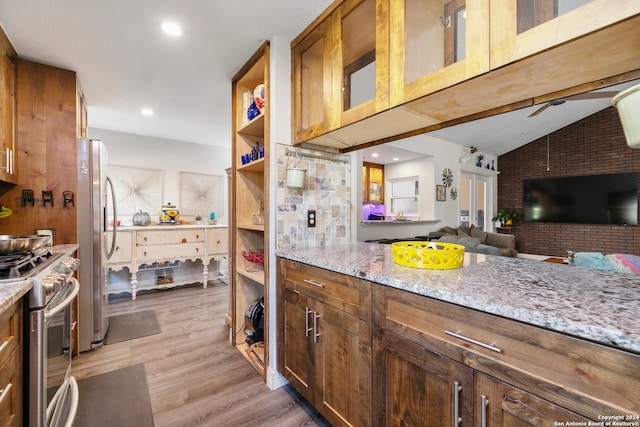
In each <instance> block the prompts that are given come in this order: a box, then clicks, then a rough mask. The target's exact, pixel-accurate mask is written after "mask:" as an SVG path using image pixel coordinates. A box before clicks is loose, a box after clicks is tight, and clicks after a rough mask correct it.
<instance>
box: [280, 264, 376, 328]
mask: <svg viewBox="0 0 640 427" xmlns="http://www.w3.org/2000/svg"><path fill="white" fill-rule="evenodd" d="M283 261H284V266H285V267H284V268H285V272H284V285H285V286H286V287H287V288H289V289H292V290H294V291H297V292H300V293H302V294H304V295H307V296H310V297H312V298H314V299H316V300H318V301H321V302H323V303H325V304H328V305H331V306H333V307H335V308H337V309H340V310H343V311H346V312H347V313H350V314H353V315H354V316H357V317H359V318H361V319H363V320H366V321H367V322H368V321H370V320H371V284H370V283H369V282H367V281H366V280H362V279H357V278H355V277H352V276H348V275H345V274H339V273H335V272H333V271H328V270H324V269H322V268H318V267H313V266H310V265H306V264H301V263H299V262H295V261H290V260H283Z"/></svg>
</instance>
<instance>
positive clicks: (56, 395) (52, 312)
mask: <svg viewBox="0 0 640 427" xmlns="http://www.w3.org/2000/svg"><path fill="white" fill-rule="evenodd" d="M67 253H68V252H67V251H63V252H55V251H53V249H44V250H42V251H39V252H38V253H27V254H24V259H25V260H26V261H25V260H22V257H20V258H21V259H20V260H15V261H14V260H13V259H4V260H0V274H3V275H4V274H6V275H8V277H10V279H9V280H22V279H23V280H28V281H30V282H31V284H32V289H31V291H30V292H29V296H28V306H29V307H28V310H26V314H25V322H24V325H25V343H24V345H25V352H24V354H25V363H24V365H25V384H26V389H27V392H26V398H25V421H26V424H27V425H28V426H30V427H58V426H64V427H67V426H68V427H70V426H71V425H72V424H73V421H74V420H75V415H76V412H77V408H78V401H79V396H78V386H77V383H76V381H75V379H74V378H73V377H72V376H71V358H72V353H73V351H72V348H73V338H72V337H73V330H74V328H75V326H76V325H75V322H74V321H73V318H74V317H73V301H74V299H75V298H76V296H77V295H78V292H79V290H80V284H79V282H78V280H77V279H76V278H75V277H74V272H75V270H76V269H77V267H78V260H77V259H75V258H72V257H70V256H68V255H66V254H67Z"/></svg>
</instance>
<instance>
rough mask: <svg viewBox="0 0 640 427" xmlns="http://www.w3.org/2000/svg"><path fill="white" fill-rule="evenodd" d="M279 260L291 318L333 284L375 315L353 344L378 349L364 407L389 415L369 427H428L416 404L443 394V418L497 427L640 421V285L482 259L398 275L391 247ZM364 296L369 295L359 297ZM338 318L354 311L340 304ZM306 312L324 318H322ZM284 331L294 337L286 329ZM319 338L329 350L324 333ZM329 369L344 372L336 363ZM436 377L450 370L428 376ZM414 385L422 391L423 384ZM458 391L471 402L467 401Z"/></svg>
mask: <svg viewBox="0 0 640 427" xmlns="http://www.w3.org/2000/svg"><path fill="white" fill-rule="evenodd" d="M278 256H279V257H280V258H281V269H280V274H281V278H280V282H281V283H283V284H284V289H283V290H282V293H283V294H284V297H283V299H284V300H285V309H284V312H285V314H284V316H285V317H286V316H287V314H289V312H290V311H292V310H291V309H288V308H287V298H288V295H289V294H288V290H291V291H293V292H294V293H295V292H299V293H300V294H308V295H310V296H309V297H308V298H307V300H309V299H311V298H313V299H316V300H318V299H319V300H322V299H323V298H324V296H323V295H324V294H330V293H332V292H334V291H335V290H336V289H337V286H336V285H335V284H336V283H345V284H348V288H349V292H355V289H359V290H360V300H359V304H360V305H366V304H367V303H368V304H369V305H370V308H371V309H370V312H369V313H370V314H369V313H367V312H365V313H364V315H361V314H360V315H358V316H359V318H360V320H361V321H364V322H366V323H367V324H370V325H371V332H369V334H371V338H368V337H367V335H368V333H366V332H365V333H362V331H363V329H362V328H361V329H360V332H361V333H360V334H353V333H352V334H351V337H352V338H353V337H355V338H357V343H358V344H359V346H360V348H364V347H366V346H367V343H368V342H370V343H371V344H370V346H369V347H368V348H369V349H370V352H372V353H373V357H372V358H371V357H369V358H367V356H366V351H364V352H361V355H360V356H359V357H360V359H361V362H362V361H364V363H369V364H370V366H371V369H372V372H373V373H372V374H371V379H369V380H367V377H366V375H365V376H364V382H365V383H367V382H368V384H369V386H370V393H369V394H367V396H368V400H367V402H365V405H364V406H365V407H371V408H381V409H380V411H379V412H378V410H377V409H374V410H373V414H370V415H369V416H370V417H371V418H372V424H373V425H379V424H382V425H384V424H387V423H394V424H395V423H398V422H400V421H403V422H404V423H405V424H407V425H414V424H418V425H420V424H421V423H424V422H425V419H428V418H423V417H421V414H422V415H424V417H428V416H429V413H434V412H437V411H436V409H435V408H431V409H430V410H425V409H424V408H423V406H425V405H422V406H421V405H420V404H419V401H422V402H425V401H428V400H425V399H429V395H431V394H442V393H445V395H447V396H450V397H451V399H452V400H451V406H452V407H453V406H455V407H456V408H457V409H456V411H458V412H456V413H455V414H454V412H453V409H452V410H449V409H450V408H449V406H448V405H444V406H443V407H444V408H445V409H444V410H443V411H444V412H443V413H438V416H439V417H449V418H451V417H453V416H454V415H455V417H454V418H458V417H463V418H473V419H474V420H477V422H478V425H479V424H480V420H481V419H486V417H488V419H490V420H492V423H490V424H489V425H510V424H509V423H508V422H507V421H506V420H507V418H508V415H507V413H512V414H511V415H510V416H514V415H513V414H514V413H515V414H518V415H517V416H516V418H517V419H518V420H521V421H522V420H525V421H526V422H528V423H529V424H531V425H553V424H545V422H547V421H549V422H556V421H557V422H565V421H567V420H580V421H583V420H594V421H603V418H599V417H605V416H612V415H624V416H630V417H632V418H629V420H630V421H631V422H638V421H639V420H638V419H637V418H633V417H634V416H637V415H638V413H640V403H639V402H640V395H639V393H640V391H637V390H640V374H638V370H639V369H638V368H640V307H639V303H638V301H640V277H638V276H635V275H626V274H620V273H612V272H603V271H599V270H590V269H585V268H580V267H572V266H568V265H558V264H552V263H543V262H538V261H532V260H525V259H516V258H507V257H498V256H489V255H482V254H465V259H464V264H463V266H462V267H461V268H458V269H453V270H428V269H417V268H411V267H404V266H400V265H397V264H395V263H394V262H393V256H392V253H391V247H390V246H389V245H380V244H375V243H353V244H345V245H336V246H331V247H325V248H311V249H301V250H293V251H291V252H288V253H279V254H278ZM307 275H308V276H309V277H310V278H308V279H307V278H306V276H307ZM314 275H315V276H316V277H315V278H314V277H312V276H314ZM298 276H299V279H300V280H297V279H296V277H298ZM309 283H312V285H311V286H309V285H308V284H309ZM319 284H320V285H322V287H321V288H320V287H318V286H317V285H319ZM365 284H366V285H365ZM345 286H346V285H345ZM366 286H370V288H371V289H370V290H364V291H363V289H366ZM281 287H282V286H281ZM349 292H347V291H345V290H343V291H342V295H349ZM363 294H364V295H365V298H362V295H363ZM367 295H368V297H367ZM329 304H331V302H329ZM307 305H309V304H308V303H307ZM334 307H337V308H341V309H343V310H345V309H346V308H348V306H347V305H346V304H345V303H344V301H340V302H339V304H334ZM345 307H346V308H345ZM305 308H306V307H305ZM288 310H289V311H288ZM307 310H311V312H312V313H315V314H316V315H318V319H321V318H322V311H321V310H316V309H314V308H313V307H312V308H307ZM347 311H348V310H347ZM304 313H305V311H304V310H303V311H302V316H301V317H304V315H305V314H304ZM313 317H314V318H315V315H314V316H313ZM303 320H304V319H303ZM318 321H320V320H317V322H318ZM281 324H283V325H285V327H286V328H289V329H290V328H291V326H290V324H289V322H288V321H287V319H284V321H283V322H281ZM303 326H304V324H303ZM312 329H313V331H314V334H313V335H315V331H316V327H315V326H314V327H313V328H312ZM317 329H319V332H318V333H320V335H319V336H320V338H319V339H320V340H321V339H322V338H321V335H322V326H319V327H318V328H317ZM352 330H353V329H352ZM282 334H283V336H284V341H285V345H284V350H283V355H282V357H281V364H280V368H281V371H283V372H284V375H285V377H287V379H289V380H290V381H292V380H291V379H290V378H292V377H295V375H291V374H295V372H290V374H289V375H288V374H287V372H288V371H292V369H290V368H289V365H291V364H292V363H290V361H291V360H292V358H291V355H290V354H289V355H287V353H288V351H289V349H288V348H287V344H288V342H287V338H288V337H287V334H290V332H289V331H287V330H286V329H285V330H284V331H282ZM325 345H328V344H326V343H325ZM352 348H353V347H352ZM356 348H357V347H356ZM324 352H325V354H335V353H332V352H331V351H327V350H326V349H325V350H324ZM331 363H332V364H333V365H334V366H339V365H340V360H335V359H334V360H332V362H331ZM434 366H443V367H442V369H441V371H440V372H432V371H433V369H435V368H433V367H434ZM334 369H335V368H334ZM422 369H424V370H422ZM318 375H321V376H322V375H324V374H318V373H315V374H314V376H316V377H317V376H318ZM416 376H417V377H420V376H424V378H425V380H424V381H419V380H418V381H417V382H415V381H416ZM449 376H450V377H451V378H450V381H444V383H442V381H441V380H442V378H443V377H445V378H448V377H449ZM434 378H436V379H439V380H436V379H434ZM454 378H455V379H454ZM360 379H362V377H361V378H360ZM432 380H433V381H432ZM326 382H327V381H326V378H325V383H326ZM293 383H294V385H295V379H294V380H293ZM439 383H442V384H439ZM438 384H439V385H438ZM443 384H444V385H443ZM454 385H455V387H454ZM450 386H451V387H454V392H453V393H449V392H448V390H450V388H449V387H450ZM430 387H431V388H430ZM458 387H460V388H461V389H462V390H464V391H462V392H461V393H462V396H464V395H466V397H465V398H464V399H462V400H461V401H460V400H458V398H461V396H460V395H459V390H458ZM359 389H360V390H362V389H363V386H362V383H361V384H360V387H359ZM471 391H473V393H471ZM360 396H361V398H362V396H363V394H362V393H361V394H360ZM394 396H399V397H394ZM416 396H419V399H417V400H416ZM456 396H457V397H456ZM489 396H490V397H489ZM431 397H433V396H431ZM488 397H489V398H488ZM454 398H455V399H454ZM397 399H400V401H398V400H397ZM487 399H488V400H493V402H494V405H489V406H486V405H485V406H486V408H489V407H490V406H491V408H490V409H491V410H489V412H488V413H487V412H486V411H485V412H484V413H483V411H482V409H481V407H482V404H481V403H480V402H481V401H487ZM320 400H322V399H320ZM324 400H326V396H325V399H324ZM453 400H456V401H458V404H456V405H454V404H453V403H454V402H453ZM476 400H477V402H476ZM445 401H446V402H448V401H449V400H448V399H445ZM461 402H462V403H461ZM485 403H486V402H485ZM523 405H524V406H523ZM427 406H428V405H427ZM440 406H442V405H440ZM527 408H528V409H527ZM531 408H535V410H532V409H531ZM425 411H426V412H425ZM532 411H533V412H532ZM321 412H322V410H321ZM343 412H344V413H348V410H347V409H345V411H343ZM344 413H343V414H341V415H342V416H343V417H344ZM534 413H535V414H536V415H535V416H534V415H531V414H534ZM411 414H413V415H411ZM452 414H454V415H452ZM541 414H544V416H542V415H541ZM362 415H363V414H359V415H358V416H359V417H361V416H362ZM483 417H485V418H483ZM329 418H330V419H332V420H335V419H334V418H331V416H329ZM344 418H347V419H348V417H344ZM622 419H623V420H624V418H622ZM390 420H395V421H393V422H392V421H390ZM399 420H400V421H399ZM536 420H537V421H536ZM543 421H544V422H543ZM338 424H341V423H340V422H338ZM356 424H357V423H356ZM422 425H427V424H422ZM447 425H448V424H447ZM474 425H476V423H475V422H474ZM557 425H560V424H557ZM585 425H586V424H585ZM629 425H636V424H629ZM638 425H640V424H638Z"/></svg>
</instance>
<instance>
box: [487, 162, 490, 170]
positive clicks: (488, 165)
mask: <svg viewBox="0 0 640 427" xmlns="http://www.w3.org/2000/svg"><path fill="white" fill-rule="evenodd" d="M487 169H488V170H491V165H490V164H489V162H487Z"/></svg>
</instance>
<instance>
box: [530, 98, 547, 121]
mask: <svg viewBox="0 0 640 427" xmlns="http://www.w3.org/2000/svg"><path fill="white" fill-rule="evenodd" d="M550 106H551V104H549V103H548V102H547V103H546V104H544V105H543V106H542V107H540V108H538V109H537V110H536V111H534V112H533V113H531V114H529V115H528V116H527V118H528V117H533V116H537V115H538V114H540V113H542V112H543V111H544V110H546V109H547V108H549V107H550Z"/></svg>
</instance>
